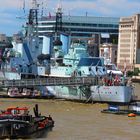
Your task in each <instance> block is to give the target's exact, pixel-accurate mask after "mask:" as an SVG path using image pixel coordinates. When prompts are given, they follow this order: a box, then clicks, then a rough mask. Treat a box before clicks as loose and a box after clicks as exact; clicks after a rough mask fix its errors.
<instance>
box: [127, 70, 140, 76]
mask: <svg viewBox="0 0 140 140" xmlns="http://www.w3.org/2000/svg"><path fill="white" fill-rule="evenodd" d="M139 73H140V70H139V68H134V71H127V76H128V77H132V76H138V75H139Z"/></svg>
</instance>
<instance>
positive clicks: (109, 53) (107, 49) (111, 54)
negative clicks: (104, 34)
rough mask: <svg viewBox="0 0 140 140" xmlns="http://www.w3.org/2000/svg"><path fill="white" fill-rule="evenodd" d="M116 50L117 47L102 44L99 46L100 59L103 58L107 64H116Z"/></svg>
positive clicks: (110, 44)
mask: <svg viewBox="0 0 140 140" xmlns="http://www.w3.org/2000/svg"><path fill="white" fill-rule="evenodd" d="M117 50H118V46H117V45H116V44H112V43H104V44H101V45H100V46H99V54H100V57H104V58H105V59H106V60H108V63H113V64H117Z"/></svg>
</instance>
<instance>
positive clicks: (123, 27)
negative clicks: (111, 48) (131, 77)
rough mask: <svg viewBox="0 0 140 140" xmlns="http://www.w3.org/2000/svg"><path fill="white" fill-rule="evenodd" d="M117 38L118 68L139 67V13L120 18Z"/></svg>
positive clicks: (129, 68) (130, 68)
mask: <svg viewBox="0 0 140 140" xmlns="http://www.w3.org/2000/svg"><path fill="white" fill-rule="evenodd" d="M118 40H119V41H118V59H117V65H118V68H120V69H121V70H124V69H127V70H134V68H136V67H139V68H140V14H136V15H133V16H130V17H122V18H120V23H119V39H118Z"/></svg>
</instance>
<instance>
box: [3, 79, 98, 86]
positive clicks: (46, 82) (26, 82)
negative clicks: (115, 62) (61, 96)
mask: <svg viewBox="0 0 140 140" xmlns="http://www.w3.org/2000/svg"><path fill="white" fill-rule="evenodd" d="M96 80H97V79H96V78H95V77H49V78H37V79H22V80H4V81H0V87H31V86H32V87H33V86H59V85H80V86H81V85H94V84H95V83H96V82H95V81H96Z"/></svg>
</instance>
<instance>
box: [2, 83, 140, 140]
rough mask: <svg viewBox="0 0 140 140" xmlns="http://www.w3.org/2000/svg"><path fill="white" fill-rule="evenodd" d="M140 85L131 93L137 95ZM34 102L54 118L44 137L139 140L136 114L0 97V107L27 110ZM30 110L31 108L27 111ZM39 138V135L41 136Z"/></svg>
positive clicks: (103, 106) (96, 106) (139, 122)
mask: <svg viewBox="0 0 140 140" xmlns="http://www.w3.org/2000/svg"><path fill="white" fill-rule="evenodd" d="M139 91H140V84H136V88H135V93H136V95H139ZM36 103H38V104H39V109H40V112H41V113H42V115H47V114H48V115H49V114H51V116H52V117H53V119H54V120H55V127H54V128H53V131H50V132H49V133H48V134H47V136H46V138H44V139H47V140H103V139H104V140H139V139H140V116H137V117H134V118H130V117H127V116H126V115H113V114H104V113H101V110H103V109H106V108H107V105H106V104H84V103H75V102H70V101H63V100H42V99H41V100H36V99H2V98H1V99H0V106H1V108H0V109H5V108H6V107H9V106H22V107H24V106H27V107H29V108H30V109H31V110H32V108H33V107H34V105H35V104H36ZM31 112H32V113H33V111H31ZM41 140H42V138H41Z"/></svg>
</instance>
